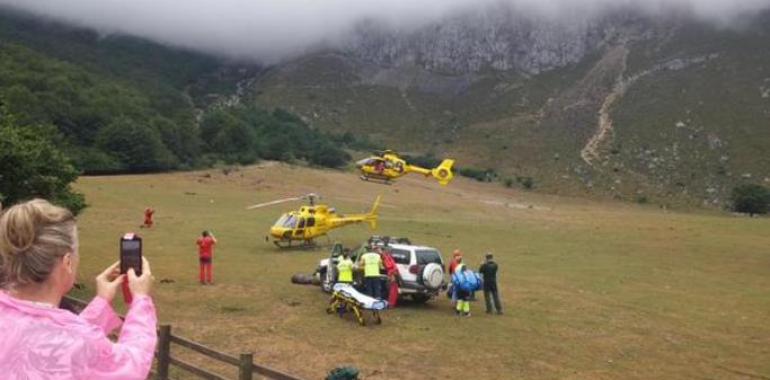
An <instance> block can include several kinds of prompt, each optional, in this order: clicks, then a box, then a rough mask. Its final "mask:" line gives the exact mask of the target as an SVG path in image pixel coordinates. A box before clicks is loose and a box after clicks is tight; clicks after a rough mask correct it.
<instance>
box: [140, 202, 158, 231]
mask: <svg viewBox="0 0 770 380" xmlns="http://www.w3.org/2000/svg"><path fill="white" fill-rule="evenodd" d="M153 214H155V210H153V209H152V207H147V208H146V209H144V224H143V225H142V228H152V223H153V221H152V215H153Z"/></svg>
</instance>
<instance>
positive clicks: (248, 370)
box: [238, 354, 254, 380]
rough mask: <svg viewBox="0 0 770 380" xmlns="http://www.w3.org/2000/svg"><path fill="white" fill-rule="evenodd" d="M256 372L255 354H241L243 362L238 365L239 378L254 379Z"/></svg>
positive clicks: (239, 379) (241, 379)
mask: <svg viewBox="0 0 770 380" xmlns="http://www.w3.org/2000/svg"><path fill="white" fill-rule="evenodd" d="M253 372H254V354H241V364H239V365H238V380H252V374H253Z"/></svg>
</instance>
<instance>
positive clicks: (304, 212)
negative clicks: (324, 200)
mask: <svg viewBox="0 0 770 380" xmlns="http://www.w3.org/2000/svg"><path fill="white" fill-rule="evenodd" d="M317 199H320V196H318V194H314V193H310V194H306V195H302V196H299V197H292V198H284V199H278V200H274V201H270V202H265V203H260V204H256V205H252V206H249V207H247V208H246V209H247V210H253V209H256V208H261V207H266V206H272V205H276V204H280V203H284V202H293V201H299V200H307V201H308V204H307V205H304V206H302V207H300V208H299V210H295V211H289V212H286V213H284V214H283V215H281V217H280V218H278V220H277V221H276V222H275V223H274V224H273V226H272V227H270V237H272V238H273V243H274V244H275V245H276V246H278V247H279V248H290V247H292V243H293V242H300V245H299V247H300V248H309V247H314V246H315V241H314V239H315V238H317V237H320V236H325V235H326V234H327V233H328V232H329V231H331V230H333V229H335V228H340V227H344V226H347V225H350V224H357V223H367V224H369V228H370V229H371V230H375V229H376V228H377V209H378V208H379V206H380V197H379V196H378V197H377V199H376V200H375V201H374V205H373V206H372V209H371V211H369V213H366V214H350V215H342V214H338V213H337V211H336V210H335V209H334V207H329V206H328V205H324V204H316V200H317ZM265 240H269V237H268V236H266V237H265Z"/></svg>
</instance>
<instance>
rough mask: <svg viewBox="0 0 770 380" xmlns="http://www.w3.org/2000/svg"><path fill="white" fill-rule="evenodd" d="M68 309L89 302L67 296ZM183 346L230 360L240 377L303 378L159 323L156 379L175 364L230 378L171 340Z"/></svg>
mask: <svg viewBox="0 0 770 380" xmlns="http://www.w3.org/2000/svg"><path fill="white" fill-rule="evenodd" d="M62 303H63V304H64V306H65V307H66V308H67V309H70V310H72V311H73V312H80V310H83V308H85V306H86V302H85V301H83V300H80V299H77V298H73V297H69V296H66V297H65V298H64V300H63V302H62ZM172 343H173V344H174V345H178V346H182V347H184V348H187V349H190V350H192V351H195V352H197V353H199V354H201V355H203V356H206V357H208V358H211V359H214V360H217V361H220V362H222V363H225V364H229V365H232V366H235V367H237V368H238V380H253V379H254V378H255V377H254V374H257V375H261V376H264V377H266V378H268V379H273V380H300V378H298V377H295V376H292V375H289V374H286V373H283V372H281V371H278V370H275V369H272V368H268V367H264V366H261V365H258V364H254V354H253V353H242V354H240V356H239V357H235V356H232V355H229V354H226V353H223V352H219V351H216V350H214V349H211V348H209V347H206V346H204V345H202V344H200V343H197V342H193V341H192V340H189V339H186V338H183V337H181V336H178V335H174V334H172V333H171V325H160V326H159V328H158V349H157V351H156V352H155V359H156V366H155V368H156V370H155V371H154V373H153V374H154V378H155V380H168V379H169V375H168V373H169V368H170V367H171V366H172V365H173V366H175V367H177V368H180V369H182V370H184V371H186V372H188V373H191V374H193V375H195V376H197V377H199V378H201V379H206V380H229V379H228V378H226V377H224V376H222V375H219V374H217V373H214V372H212V371H210V370H208V369H205V368H201V367H199V366H196V365H195V364H192V363H188V362H186V361H184V360H181V359H179V358H175V357H173V356H172V355H171V351H172V350H171V348H172V346H171V344H172Z"/></svg>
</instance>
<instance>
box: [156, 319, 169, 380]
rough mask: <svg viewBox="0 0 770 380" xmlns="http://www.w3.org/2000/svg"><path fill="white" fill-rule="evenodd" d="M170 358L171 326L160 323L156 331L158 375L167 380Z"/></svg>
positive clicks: (161, 379) (159, 378) (162, 379)
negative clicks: (158, 329)
mask: <svg viewBox="0 0 770 380" xmlns="http://www.w3.org/2000/svg"><path fill="white" fill-rule="evenodd" d="M170 360H171V326H170V325H161V326H160V331H159V332H158V377H157V380H168V366H169V364H170Z"/></svg>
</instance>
